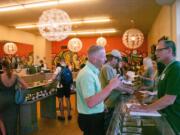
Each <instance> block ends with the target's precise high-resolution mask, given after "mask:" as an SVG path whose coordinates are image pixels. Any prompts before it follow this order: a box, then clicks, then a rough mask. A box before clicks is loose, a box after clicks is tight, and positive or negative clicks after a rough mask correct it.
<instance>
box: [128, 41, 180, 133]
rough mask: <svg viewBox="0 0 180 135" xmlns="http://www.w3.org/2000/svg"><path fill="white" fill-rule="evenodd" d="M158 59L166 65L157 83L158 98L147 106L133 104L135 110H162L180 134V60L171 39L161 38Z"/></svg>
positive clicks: (157, 48)
mask: <svg viewBox="0 0 180 135" xmlns="http://www.w3.org/2000/svg"><path fill="white" fill-rule="evenodd" d="M156 56H157V61H158V62H162V63H163V64H165V65H166V67H165V69H164V70H163V72H162V73H161V75H160V76H159V81H158V84H157V88H158V98H159V99H158V100H157V101H156V102H154V103H152V104H150V105H147V106H132V108H131V110H134V111H157V110H162V112H164V113H165V114H167V119H168V121H169V122H170V123H171V125H172V127H173V128H174V129H175V132H176V134H180V87H179V83H180V62H179V61H176V60H175V56H176V45H175V43H174V42H173V41H171V40H161V41H160V42H159V43H158V45H157V47H156Z"/></svg>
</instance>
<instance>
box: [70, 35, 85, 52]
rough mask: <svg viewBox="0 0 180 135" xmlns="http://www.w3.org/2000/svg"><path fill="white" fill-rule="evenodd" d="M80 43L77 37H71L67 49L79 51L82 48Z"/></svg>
mask: <svg viewBox="0 0 180 135" xmlns="http://www.w3.org/2000/svg"><path fill="white" fill-rule="evenodd" d="M82 45H83V44H82V42H81V40H80V39H79V38H72V39H70V40H69V42H68V49H69V50H70V51H72V52H79V51H80V50H81V49H82Z"/></svg>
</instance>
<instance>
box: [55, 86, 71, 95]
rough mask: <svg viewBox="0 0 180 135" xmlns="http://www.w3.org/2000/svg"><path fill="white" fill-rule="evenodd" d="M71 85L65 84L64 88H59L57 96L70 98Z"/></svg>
mask: <svg viewBox="0 0 180 135" xmlns="http://www.w3.org/2000/svg"><path fill="white" fill-rule="evenodd" d="M70 93H71V87H70V86H63V87H62V88H57V97H59V98H63V97H64V96H65V97H66V98H70Z"/></svg>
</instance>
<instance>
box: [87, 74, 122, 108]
mask: <svg viewBox="0 0 180 135" xmlns="http://www.w3.org/2000/svg"><path fill="white" fill-rule="evenodd" d="M119 83H120V80H119V78H118V77H115V78H113V79H112V80H111V81H110V82H109V84H108V85H107V86H106V87H105V88H104V89H102V90H101V92H99V93H97V94H95V95H93V96H90V97H87V98H85V101H86V104H87V106H88V107H89V108H92V107H94V106H95V105H97V104H99V103H100V102H102V101H104V100H105V99H106V97H107V96H108V95H109V94H110V93H111V91H112V90H113V89H114V88H116V87H117V86H118V85H119Z"/></svg>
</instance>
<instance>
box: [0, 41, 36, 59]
mask: <svg viewBox="0 0 180 135" xmlns="http://www.w3.org/2000/svg"><path fill="white" fill-rule="evenodd" d="M4 44H5V43H0V57H2V56H3V55H6V54H5V53H4V51H3V46H4ZM16 45H17V48H18V49H17V52H16V54H17V55H18V56H28V54H29V53H31V52H33V46H32V45H28V44H23V43H16Z"/></svg>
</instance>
